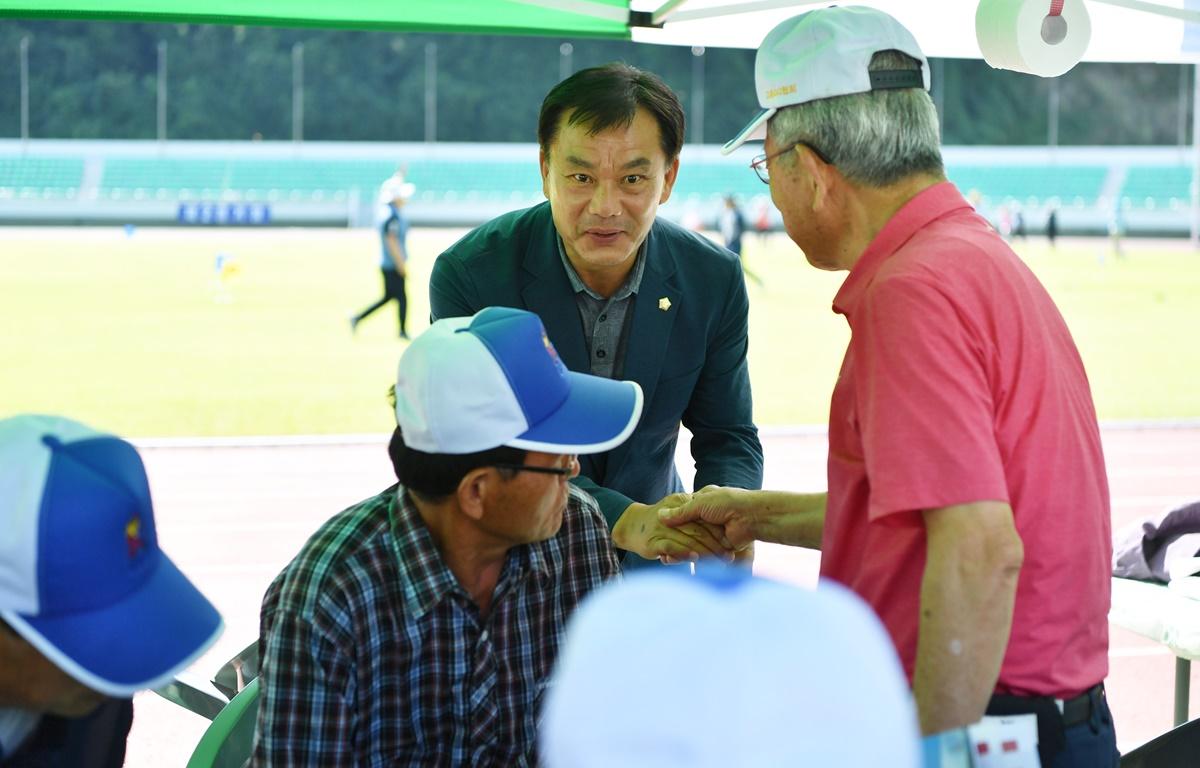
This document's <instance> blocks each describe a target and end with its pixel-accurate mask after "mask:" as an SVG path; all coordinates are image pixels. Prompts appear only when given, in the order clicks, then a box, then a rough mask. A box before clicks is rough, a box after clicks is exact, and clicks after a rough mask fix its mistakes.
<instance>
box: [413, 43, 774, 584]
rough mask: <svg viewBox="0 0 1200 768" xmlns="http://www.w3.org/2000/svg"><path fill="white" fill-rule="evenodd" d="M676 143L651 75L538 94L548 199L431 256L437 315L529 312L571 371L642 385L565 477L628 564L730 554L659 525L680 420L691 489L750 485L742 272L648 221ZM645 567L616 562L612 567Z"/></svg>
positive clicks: (663, 96) (673, 481) (697, 533)
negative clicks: (638, 416)
mask: <svg viewBox="0 0 1200 768" xmlns="http://www.w3.org/2000/svg"><path fill="white" fill-rule="evenodd" d="M683 132H684V117H683V108H682V106H681V105H680V103H679V100H678V98H676V96H675V94H674V93H673V92H672V91H671V90H670V88H668V87H667V86H666V84H665V83H663V82H662V80H661V79H659V78H658V77H657V76H655V75H653V74H650V73H647V72H642V71H640V70H637V69H635V68H633V67H630V66H628V65H625V64H609V65H605V66H603V67H594V68H592V69H585V70H582V71H580V72H577V73H575V74H574V75H572V76H571V77H569V78H567V79H566V80H564V81H563V82H561V83H559V84H558V85H557V86H555V87H554V89H552V90H551V91H550V93H549V94H548V95H547V96H546V99H545V101H544V102H543V103H542V110H541V115H540V117H539V120H538V143H539V145H540V152H539V157H540V164H541V173H542V185H543V189H544V191H545V193H546V197H547V198H548V200H549V202H547V203H542V204H540V205H537V206H534V207H533V208H529V209H527V210H524V211H517V212H514V213H510V214H506V215H504V216H501V217H499V218H497V219H495V220H493V221H491V222H488V223H487V224H484V225H483V226H482V227H479V228H478V229H476V230H474V231H473V232H471V233H470V234H468V235H467V236H466V237H464V238H463V239H462V240H460V241H459V242H458V243H456V244H455V245H453V246H451V248H450V249H449V250H448V251H446V252H445V253H443V254H442V255H441V256H440V257H439V258H438V260H437V262H436V264H434V267H433V275H432V278H431V280H430V286H429V294H430V308H431V313H432V315H433V317H434V319H437V318H442V317H454V316H465V315H471V314H474V313H475V312H476V311H478V310H480V309H482V308H484V307H488V306H495V305H500V306H510V307H518V308H521V309H527V310H530V311H533V312H536V313H537V314H538V315H540V316H541V318H542V322H543V324H544V325H545V327H546V330H547V333H548V335H549V338H550V341H551V342H553V344H554V346H555V348H556V349H557V350H558V353H559V354H560V355H561V356H562V360H563V362H564V363H565V364H566V366H567V367H568V368H570V369H571V370H575V371H582V372H588V373H592V374H597V375H601V376H608V377H610V378H621V379H632V380H633V381H636V382H638V384H640V385H641V387H642V390H643V391H644V392H645V397H646V405H645V409H644V411H643V415H642V420H641V422H640V423H639V424H638V426H637V428H636V430H635V432H634V434H633V436H632V437H631V438H630V439H629V440H628V441H626V442H625V443H624V444H623V445H621V446H620V447H618V448H616V449H614V450H612V451H610V452H608V453H605V454H599V455H595V456H584V457H580V461H581V465H582V471H581V474H580V476H579V477H578V478H577V480H576V482H577V483H578V484H579V485H580V486H581V487H582V488H584V489H585V490H587V491H588V492H589V493H591V494H592V495H593V496H595V497H596V499H597V501H599V503H600V507H601V509H602V510H603V512H604V516H605V518H606V519H607V520H608V522H609V526H610V527H611V529H612V533H613V541H614V542H615V543H616V545H617V546H618V547H620V548H621V549H624V550H626V551H628V552H632V553H635V554H636V555H639V556H640V557H641V558H674V559H683V558H688V557H693V556H698V555H706V554H713V555H718V556H731V555H732V554H733V553H732V552H731V551H730V548H729V544H728V542H727V541H725V540H724V537H723V535H722V534H721V532H720V529H718V528H715V527H706V526H705V525H704V524H699V523H697V524H695V525H689V526H684V527H680V528H675V529H671V528H667V527H665V526H663V525H662V524H661V523H660V522H659V520H658V514H657V512H658V508H659V506H664V505H672V504H676V503H679V501H680V499H681V497H677V496H674V494H677V493H680V492H682V491H683V485H682V483H681V481H680V479H679V474H678V472H677V471H676V469H675V462H674V459H675V444H676V442H677V440H678V437H679V425H680V424H681V423H682V424H683V426H685V427H687V428H688V430H690V431H691V433H692V444H691V449H692V456H693V458H694V459H695V462H696V478H695V487H696V488H701V487H704V486H706V485H723V486H734V487H739V488H750V489H757V488H759V487H761V485H762V445H761V444H760V443H759V440H758V430H757V429H756V428H755V426H754V423H753V421H752V409H751V399H750V377H749V373H748V371H747V368H746V350H747V344H748V342H747V312H748V299H747V296H746V286H745V282H744V280H743V277H742V270H741V266H740V265H739V263H738V260H737V258H736V257H734V256H733V255H732V254H730V253H729V252H727V251H726V250H725V249H723V248H721V247H720V246H718V245H715V244H713V243H711V242H710V241H708V240H707V239H705V238H703V237H700V236H697V235H695V234H692V233H690V232H687V231H686V230H684V229H682V228H680V227H678V226H675V225H674V224H671V223H670V222H667V221H662V220H659V219H657V218H656V214H657V211H658V206H659V205H660V204H661V203H663V202H666V200H667V198H668V197H670V194H671V188H672V186H673V185H674V183H675V178H676V175H677V174H678V172H679V150H680V147H681V146H682V144H683ZM643 562H644V561H641V560H640V559H639V558H635V557H629V556H627V557H626V558H625V562H624V565H625V567H626V568H628V567H630V566H631V565H634V564H642V563H643Z"/></svg>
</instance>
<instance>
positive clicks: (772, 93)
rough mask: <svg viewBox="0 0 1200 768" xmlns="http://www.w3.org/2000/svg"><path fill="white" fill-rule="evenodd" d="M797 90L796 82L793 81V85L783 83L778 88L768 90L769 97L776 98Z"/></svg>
mask: <svg viewBox="0 0 1200 768" xmlns="http://www.w3.org/2000/svg"><path fill="white" fill-rule="evenodd" d="M795 92H796V84H795V83H792V84H791V85H781V86H779V87H778V88H772V89H771V90H769V91H767V98H768V99H774V98H777V97H779V96H787V95H788V94H789V93H795Z"/></svg>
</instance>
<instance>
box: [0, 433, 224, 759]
mask: <svg viewBox="0 0 1200 768" xmlns="http://www.w3.org/2000/svg"><path fill="white" fill-rule="evenodd" d="M221 629H222V623H221V617H220V615H219V614H218V613H217V611H216V609H215V608H213V606H212V604H211V603H209V602H208V600H206V599H205V598H204V596H203V595H201V594H200V593H199V592H198V591H197V590H196V588H195V587H194V586H192V584H191V582H189V581H188V579H187V577H185V576H184V575H183V574H182V573H181V572H180V571H179V569H178V568H176V567H175V565H174V564H173V563H172V562H171V561H170V560H169V559H168V558H167V556H166V555H165V554H163V552H162V551H161V550H160V549H159V548H158V537H157V535H156V532H155V526H154V512H153V508H152V505H151V502H150V489H149V486H148V484H147V481H146V475H145V471H144V469H143V467H142V461H141V459H140V458H139V457H138V454H137V451H136V450H135V449H134V448H133V446H131V445H130V444H129V443H127V442H125V441H123V440H121V439H120V438H117V437H115V436H113V435H108V434H104V433H100V432H96V431H95V430H93V429H90V428H88V427H85V426H84V425H82V424H79V423H77V422H74V421H70V420H68V419H64V418H59V417H54V416H17V417H13V418H8V419H3V420H0V766H5V767H6V768H7V767H8V766H26V765H28V766H43V765H45V766H51V765H53V766H59V765H62V766H68V765H69V766H72V768H75V767H77V766H78V767H79V768H88V767H90V766H105V767H107V766H119V765H121V764H122V763H123V762H124V755H125V737H126V735H127V733H128V731H129V725H130V721H131V717H132V709H131V705H130V703H129V698H130V697H131V696H133V694H134V693H136V692H137V691H140V690H143V689H147V688H157V687H159V686H161V685H165V684H166V683H167V682H169V681H170V680H171V678H172V677H174V676H175V675H176V674H177V673H178V672H180V671H181V670H182V669H184V668H185V667H187V666H188V665H189V664H191V663H192V662H193V661H194V660H195V659H196V658H197V657H199V656H200V655H201V654H202V653H203V652H204V651H205V650H206V649H207V648H208V647H209V646H210V645H211V644H212V643H213V642H214V641H215V640H216V639H217V636H218V635H219V634H220V633H221Z"/></svg>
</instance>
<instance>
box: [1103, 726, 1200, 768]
mask: <svg viewBox="0 0 1200 768" xmlns="http://www.w3.org/2000/svg"><path fill="white" fill-rule="evenodd" d="M1198 755H1200V720H1190V721H1188V722H1186V723H1184V724H1183V725H1181V726H1179V727H1177V728H1172V729H1171V730H1169V731H1167V732H1166V733H1164V734H1162V735H1160V736H1156V737H1155V738H1153V739H1151V740H1150V741H1148V742H1146V743H1145V744H1143V745H1142V746H1140V747H1138V748H1137V749H1135V750H1133V751H1132V752H1129V753H1128V754H1125V755H1122V756H1121V768H1176V766H1182V765H1195V764H1196V759H1197V756H1198Z"/></svg>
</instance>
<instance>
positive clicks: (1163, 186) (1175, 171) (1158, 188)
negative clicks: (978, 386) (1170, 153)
mask: <svg viewBox="0 0 1200 768" xmlns="http://www.w3.org/2000/svg"><path fill="white" fill-rule="evenodd" d="M1120 197H1121V205H1123V206H1125V207H1130V208H1143V209H1154V208H1168V209H1177V208H1186V207H1187V206H1189V205H1191V202H1192V169H1191V168H1190V167H1188V166H1186V165H1159V166H1145V165H1143V166H1133V167H1131V168H1130V169H1129V173H1128V174H1127V175H1126V176H1125V184H1124V185H1123V186H1122V187H1121V195H1120Z"/></svg>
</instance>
